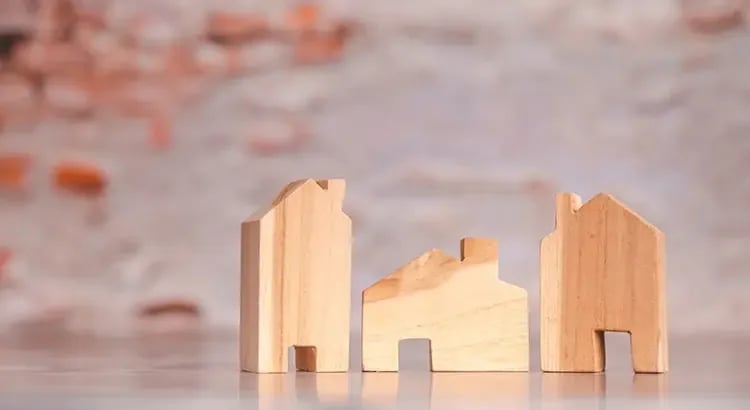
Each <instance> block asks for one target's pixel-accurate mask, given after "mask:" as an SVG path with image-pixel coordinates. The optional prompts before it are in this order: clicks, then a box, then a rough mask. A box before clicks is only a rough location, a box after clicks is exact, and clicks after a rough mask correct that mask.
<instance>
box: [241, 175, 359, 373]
mask: <svg viewBox="0 0 750 410" xmlns="http://www.w3.org/2000/svg"><path fill="white" fill-rule="evenodd" d="M344 189H345V183H344V181H343V180H323V181H314V180H311V179H308V180H302V181H296V182H292V183H291V184H289V185H287V187H286V188H284V189H283V190H282V192H281V193H280V194H279V195H278V197H277V198H276V199H275V200H274V201H273V203H272V205H271V206H270V207H269V208H268V209H264V210H261V211H259V212H257V213H256V214H254V215H253V216H251V217H250V218H248V219H247V220H246V221H245V222H244V223H243V224H242V243H241V265H242V268H241V269H242V278H241V297H240V298H241V313H240V365H241V368H242V370H245V371H250V372H257V373H278V372H286V371H287V368H288V358H287V351H288V348H289V347H290V346H295V348H296V360H295V362H296V365H297V369H298V370H303V371H316V372H345V371H347V370H348V368H349V320H350V315H351V306H350V302H351V296H350V291H351V235H352V234H351V220H350V219H349V217H348V216H347V215H346V214H345V213H344V212H343V210H342V203H343V199H344Z"/></svg>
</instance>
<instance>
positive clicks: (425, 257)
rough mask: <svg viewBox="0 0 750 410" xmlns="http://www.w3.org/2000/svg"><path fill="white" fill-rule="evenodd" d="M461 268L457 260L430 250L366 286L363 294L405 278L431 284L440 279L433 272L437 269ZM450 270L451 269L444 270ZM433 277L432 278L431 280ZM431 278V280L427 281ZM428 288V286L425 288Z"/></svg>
mask: <svg viewBox="0 0 750 410" xmlns="http://www.w3.org/2000/svg"><path fill="white" fill-rule="evenodd" d="M460 266H461V262H459V260H458V259H456V258H454V257H452V256H450V255H448V254H446V253H445V252H443V251H441V250H440V249H432V250H429V251H427V252H425V253H423V254H422V255H420V256H418V257H417V258H414V259H412V260H411V261H409V262H408V263H406V264H405V265H403V266H401V267H400V268H398V269H396V270H394V271H393V272H391V273H390V274H388V275H386V276H384V277H382V278H380V279H379V280H378V281H377V282H375V283H373V284H372V285H370V286H368V287H367V288H366V289H365V290H364V292H367V290H369V289H371V288H373V287H377V285H378V284H380V283H383V282H387V281H392V282H399V281H401V280H402V279H406V278H407V277H409V278H411V277H413V276H417V277H419V278H420V279H422V278H424V279H425V282H428V283H429V282H431V281H432V280H435V279H438V280H439V279H440V278H442V276H441V275H435V274H434V273H435V270H436V269H437V268H440V267H443V268H442V269H443V270H445V271H446V272H447V271H452V270H453V269H455V268H458V267H460ZM446 268H451V269H446ZM433 277H434V278H433ZM428 278H433V279H428ZM426 287H429V286H426Z"/></svg>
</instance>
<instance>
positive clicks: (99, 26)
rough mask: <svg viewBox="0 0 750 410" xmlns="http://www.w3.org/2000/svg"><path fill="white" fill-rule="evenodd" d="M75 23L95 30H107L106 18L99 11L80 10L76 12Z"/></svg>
mask: <svg viewBox="0 0 750 410" xmlns="http://www.w3.org/2000/svg"><path fill="white" fill-rule="evenodd" d="M76 22H77V23H78V24H80V25H84V26H87V27H90V28H93V29H96V30H104V29H105V28H107V16H106V15H105V14H104V12H103V11H100V10H94V9H83V8H80V9H78V10H76Z"/></svg>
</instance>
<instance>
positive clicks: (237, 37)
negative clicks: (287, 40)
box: [206, 12, 269, 43]
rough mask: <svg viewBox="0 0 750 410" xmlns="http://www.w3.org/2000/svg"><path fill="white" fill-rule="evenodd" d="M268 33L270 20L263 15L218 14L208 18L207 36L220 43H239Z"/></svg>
mask: <svg viewBox="0 0 750 410" xmlns="http://www.w3.org/2000/svg"><path fill="white" fill-rule="evenodd" d="M268 33H269V24H268V18H267V17H266V16H264V15H262V14H259V13H231V12H216V13H213V14H212V15H210V16H209V18H208V27H207V33H206V34H207V36H208V38H209V39H211V40H213V41H216V42H218V43H237V42H241V41H245V40H249V39H253V38H257V37H262V36H265V35H267V34H268Z"/></svg>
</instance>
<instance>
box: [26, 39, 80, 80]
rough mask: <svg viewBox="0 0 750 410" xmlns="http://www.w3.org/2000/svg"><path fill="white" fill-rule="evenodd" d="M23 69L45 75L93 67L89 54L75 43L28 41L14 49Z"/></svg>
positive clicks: (73, 71) (69, 72)
mask: <svg viewBox="0 0 750 410" xmlns="http://www.w3.org/2000/svg"><path fill="white" fill-rule="evenodd" d="M14 60H15V62H16V63H17V66H18V67H19V68H20V69H21V70H23V71H30V72H34V73H40V74H45V75H50V74H63V73H65V74H71V73H76V74H77V73H83V72H86V71H89V70H90V69H91V68H92V67H93V64H92V63H93V60H92V58H91V55H90V54H89V53H88V52H87V51H86V50H84V49H83V48H81V47H79V46H78V45H76V44H71V43H42V42H30V43H26V44H23V45H20V46H19V47H18V48H17V49H16V50H15V51H14Z"/></svg>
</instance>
